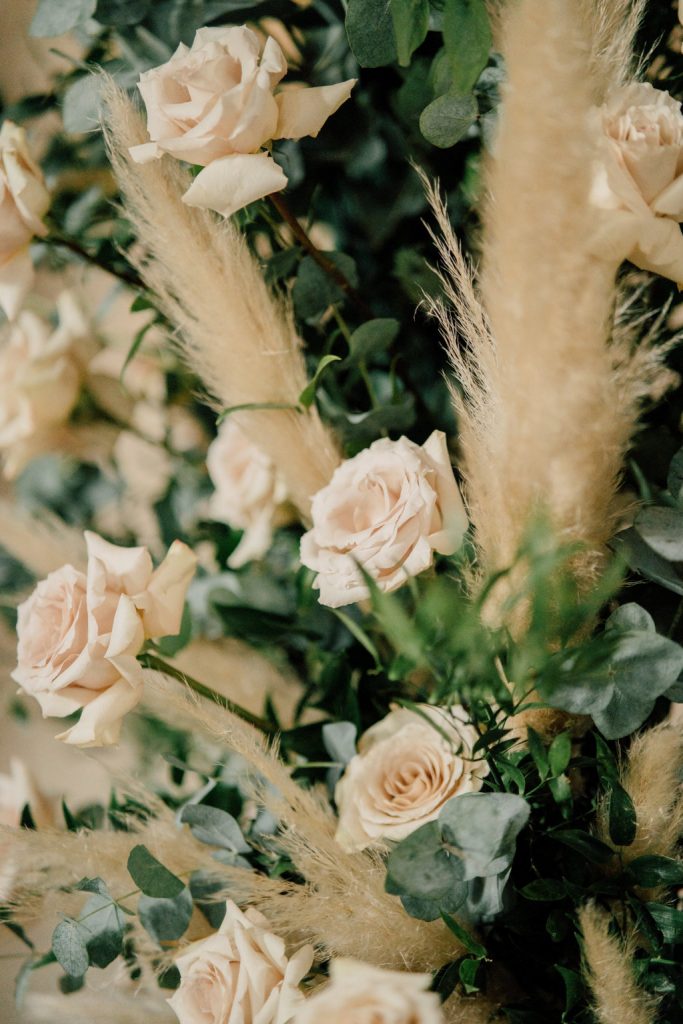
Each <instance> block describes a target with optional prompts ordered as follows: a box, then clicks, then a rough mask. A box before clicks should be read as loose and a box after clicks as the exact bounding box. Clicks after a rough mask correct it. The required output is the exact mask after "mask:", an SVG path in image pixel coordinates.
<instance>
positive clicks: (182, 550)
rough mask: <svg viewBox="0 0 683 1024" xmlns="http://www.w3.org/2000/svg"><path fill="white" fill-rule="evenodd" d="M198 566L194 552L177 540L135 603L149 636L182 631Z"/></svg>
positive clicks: (173, 633) (146, 634) (170, 634)
mask: <svg viewBox="0 0 683 1024" xmlns="http://www.w3.org/2000/svg"><path fill="white" fill-rule="evenodd" d="M196 567H197V556H196V555H195V553H194V551H192V549H191V548H189V547H188V546H187V544H183V543H182V542H181V541H179V540H176V541H174V542H173V544H171V547H170V548H169V550H168V553H167V555H166V557H165V558H164V560H163V562H162V563H161V565H160V566H159V567H158V569H155V570H154V572H153V573H152V578H151V580H150V582H149V584H148V586H147V587H146V589H145V591H144V592H143V593H142V594H141V595H139V596H138V597H136V599H135V604H136V606H137V608H138V609H139V610H140V612H141V613H142V624H143V627H144V633H145V636H146V637H159V636H172V635H175V634H176V633H178V631H179V630H180V624H181V621H182V617H183V608H184V606H185V594H186V592H187V588H188V586H189V585H190V580H191V579H192V577H193V576H194V572H195V569H196Z"/></svg>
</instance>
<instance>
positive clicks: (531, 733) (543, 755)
mask: <svg viewBox="0 0 683 1024" xmlns="http://www.w3.org/2000/svg"><path fill="white" fill-rule="evenodd" d="M527 742H528V744H529V753H530V754H531V756H532V757H533V759H534V764H535V765H536V768H537V769H538V774H539V775H540V777H541V781H542V780H543V779H545V778H546V777H547V775H548V773H549V771H550V765H549V763H548V754H547V751H546V748H545V746H544V744H543V740H542V739H541V737H540V736H539V735H538V733H537V732H536V730H535V729H533V728H532V727H531V726H529V727H528V728H527Z"/></svg>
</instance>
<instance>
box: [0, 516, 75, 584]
mask: <svg viewBox="0 0 683 1024" xmlns="http://www.w3.org/2000/svg"><path fill="white" fill-rule="evenodd" d="M0 523H2V533H1V535H0V546H2V547H3V548H4V549H5V550H6V551H7V552H8V553H9V554H10V555H11V556H12V558H14V559H16V561H17V562H21V564H22V565H23V566H25V568H27V569H28V570H29V571H30V572H32V573H33V575H34V576H37V577H43V576H47V575H48V573H50V572H54V570H55V569H59V568H61V567H62V566H63V565H65V564H66V563H67V562H68V563H69V564H71V565H73V567H74V568H75V569H80V570H83V571H84V570H85V566H86V565H87V561H88V556H87V553H86V549H85V541H84V539H83V534H82V532H81V531H80V530H76V529H74V527H72V526H69V525H68V524H67V523H65V522H64V521H63V520H62V519H60V518H59V517H58V516H56V515H53V514H52V513H51V512H49V511H48V510H47V509H41V511H40V513H34V512H30V511H29V510H28V509H27V508H22V507H21V506H20V505H18V504H17V503H16V502H14V501H10V500H9V499H3V500H0Z"/></svg>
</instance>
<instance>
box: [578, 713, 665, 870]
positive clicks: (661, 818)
mask: <svg viewBox="0 0 683 1024" xmlns="http://www.w3.org/2000/svg"><path fill="white" fill-rule="evenodd" d="M682 779H683V732H681V731H680V729H678V728H673V727H671V726H670V725H668V724H667V723H666V722H665V723H663V724H662V725H658V726H656V727H655V728H653V729H648V730H647V732H643V733H641V734H640V735H639V736H636V738H635V739H634V740H633V743H632V744H631V747H630V749H629V751H628V754H627V755H626V758H625V761H624V763H623V764H622V766H621V784H622V786H623V787H624V789H625V790H626V792H627V793H628V795H629V796H630V797H631V799H632V801H633V805H634V807H635V811H636V835H635V839H634V840H633V842H632V843H631V845H630V846H622V847H619V853H620V856H621V859H622V861H623V863H624V864H628V863H630V861H632V860H635V858H636V857H643V856H645V855H646V854H647V855H657V856H661V857H673V856H675V855H676V849H677V847H678V844H679V842H680V841H681V837H683V785H682V781H681V780H682ZM597 834H598V836H599V838H600V839H602V841H603V842H605V843H608V844H609V845H610V846H613V845H614V844H613V843H611V842H610V838H609V826H608V805H607V801H606V800H603V802H602V803H601V805H600V807H599V808H598V815H597Z"/></svg>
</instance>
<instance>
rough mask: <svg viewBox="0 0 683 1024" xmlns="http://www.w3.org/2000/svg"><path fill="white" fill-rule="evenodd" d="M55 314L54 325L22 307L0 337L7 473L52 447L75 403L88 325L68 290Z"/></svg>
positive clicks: (0, 444) (0, 432) (1, 433)
mask: <svg viewBox="0 0 683 1024" xmlns="http://www.w3.org/2000/svg"><path fill="white" fill-rule="evenodd" d="M57 312H58V317H59V321H58V325H57V327H56V328H55V327H53V326H52V325H51V324H50V323H49V322H48V321H47V320H44V319H43V318H42V317H39V316H37V315H36V314H35V313H33V312H30V311H29V310H23V311H22V312H21V313H20V314H19V316H18V318H17V320H16V321H15V322H14V323H12V324H8V325H6V326H5V328H4V337H2V338H1V339H0V451H2V452H3V454H4V472H5V475H6V476H8V477H13V476H16V474H17V473H18V472H19V470H20V469H22V467H23V466H24V465H25V463H26V462H27V461H28V460H29V459H30V458H32V457H33V456H34V455H36V454H38V453H39V452H40V451H42V450H44V449H46V448H50V447H51V446H52V441H51V439H53V436H54V430H55V428H56V427H59V426H61V425H62V424H63V423H65V422H66V420H67V419H68V418H69V415H70V414H71V411H72V409H73V408H74V406H75V405H76V402H77V401H78V397H79V394H80V390H81V383H82V380H83V374H84V369H85V362H86V361H87V359H88V357H89V352H90V347H91V346H92V345H93V344H94V342H93V340H92V332H91V327H90V325H89V323H88V321H87V320H86V318H85V317H84V315H83V312H82V310H81V309H80V307H79V305H78V303H77V302H76V300H75V298H74V296H73V294H72V293H71V292H68V291H66V292H62V294H61V295H60V296H59V298H58V300H57Z"/></svg>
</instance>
